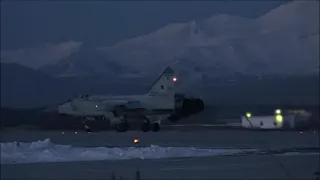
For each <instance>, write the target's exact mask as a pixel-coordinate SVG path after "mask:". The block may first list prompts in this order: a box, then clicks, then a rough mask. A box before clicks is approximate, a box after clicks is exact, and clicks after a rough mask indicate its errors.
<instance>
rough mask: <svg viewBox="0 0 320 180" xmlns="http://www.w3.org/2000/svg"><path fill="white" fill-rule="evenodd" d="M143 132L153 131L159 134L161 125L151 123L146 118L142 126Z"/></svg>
mask: <svg viewBox="0 0 320 180" xmlns="http://www.w3.org/2000/svg"><path fill="white" fill-rule="evenodd" d="M141 130H142V131H143V132H148V131H150V130H152V131H153V132H158V131H159V130H160V124H159V123H150V120H149V119H148V118H146V117H144V121H143V123H142V126H141Z"/></svg>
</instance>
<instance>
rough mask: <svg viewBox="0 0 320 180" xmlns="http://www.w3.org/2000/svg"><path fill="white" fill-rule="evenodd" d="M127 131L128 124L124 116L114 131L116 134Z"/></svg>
mask: <svg viewBox="0 0 320 180" xmlns="http://www.w3.org/2000/svg"><path fill="white" fill-rule="evenodd" d="M128 129H129V124H128V121H127V117H126V115H124V117H123V119H122V122H121V123H119V124H117V125H116V130H117V131H118V132H126V131H128Z"/></svg>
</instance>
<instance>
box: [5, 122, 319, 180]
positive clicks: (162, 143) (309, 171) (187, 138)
mask: <svg viewBox="0 0 320 180" xmlns="http://www.w3.org/2000/svg"><path fill="white" fill-rule="evenodd" d="M47 138H48V139H50V142H51V143H52V144H54V145H71V146H72V147H71V148H69V147H68V152H69V153H70V151H71V150H72V152H78V151H79V149H81V148H82V149H83V148H88V149H89V150H90V151H92V152H94V153H95V152H96V151H95V150H97V148H96V147H100V149H99V150H100V151H103V152H104V153H105V151H108V152H107V153H109V154H108V158H109V157H110V152H109V150H110V149H112V147H118V148H120V149H121V150H124V148H123V147H132V149H134V150H140V149H141V148H147V147H150V146H151V145H154V146H157V148H153V149H152V148H151V149H152V151H149V150H148V152H147V150H144V153H145V154H144V155H145V157H149V156H150V158H146V159H139V158H137V157H135V156H133V155H132V154H131V156H132V158H127V159H123V160H114V159H113V160H112V159H109V160H103V158H102V159H100V160H99V161H93V160H90V159H88V158H87V159H86V160H85V161H83V160H79V161H73V162H54V163H53V162H50V163H48V162H42V163H23V164H18V163H15V164H1V179H12V178H18V179H28V178H29V179H36V178H38V179H71V178H72V179H99V178H100V179H108V178H110V177H111V173H112V172H114V173H115V174H116V176H117V177H118V178H119V177H120V176H122V177H123V179H134V176H135V173H136V171H137V170H138V169H139V170H140V173H141V179H270V178H276V179H315V177H316V176H315V175H314V174H313V173H314V172H315V171H317V170H319V133H318V132H314V131H306V132H278V131H269V132H260V131H258V132H256V131H226V130H214V129H210V128H199V127H197V128H194V130H193V131H192V130H188V131H185V130H184V129H183V128H173V129H172V130H170V131H169V130H168V131H162V132H157V133H153V132H148V133H143V132H127V133H116V132H113V131H110V132H99V133H91V134H87V133H84V132H77V134H75V133H74V132H64V133H63V134H62V132H61V131H25V130H21V129H20V130H15V131H4V132H1V146H2V149H3V147H4V143H6V142H13V141H17V142H34V141H38V140H45V139H47ZM134 138H138V139H139V140H140V143H139V144H134V143H133V139H134ZM51 147H52V145H51ZM102 147H104V148H105V149H101V148H102ZM106 147H109V148H106ZM158 147H161V148H163V149H165V152H166V153H164V154H163V155H161V157H158V158H156V159H155V158H153V157H151V156H153V155H154V154H158V151H163V152H164V150H163V149H160V150H159V148H158ZM175 147H184V150H183V151H184V156H185V157H183V158H181V157H179V156H181V153H179V152H178V151H177V150H174V149H173V148H175ZM188 147H189V149H188ZM41 148H47V147H45V146H43V147H41ZM201 148H204V149H207V150H205V151H206V152H204V150H197V149H201ZM88 149H87V150H88ZM216 149H220V150H219V153H220V152H223V153H221V154H219V153H216ZM244 149H251V150H254V151H248V152H246V151H244ZM49 150H50V149H49ZM125 150H126V153H127V152H128V149H125ZM227 150H236V151H235V153H227ZM13 151H15V152H16V151H18V150H15V149H14V150H13ZM44 151H48V149H41V152H42V153H43V152H44ZM64 151H67V150H64ZM171 151H172V152H171ZM238 151H241V152H242V153H238ZM20 152H21V148H20V149H19V153H20ZM30 152H32V153H34V152H33V151H29V154H27V153H25V152H24V154H23V155H24V157H21V159H23V158H26V157H27V156H29V155H30ZM39 152H40V151H39ZM59 152H62V150H61V149H59ZM177 152H178V153H177ZM199 152H201V153H202V154H206V156H205V157H196V156H199ZM1 153H2V152H1ZM9 153H10V151H9ZM121 153H122V151H121ZM210 153H211V154H210ZM1 155H2V157H1V158H3V153H2V154H1ZM6 155H8V154H6ZM188 156H189V157H188ZM201 156H202V155H201ZM15 158H17V157H15ZM95 158H96V157H95ZM99 158H100V157H99ZM99 158H98V159H99Z"/></svg>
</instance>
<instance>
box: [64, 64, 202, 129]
mask: <svg viewBox="0 0 320 180" xmlns="http://www.w3.org/2000/svg"><path fill="white" fill-rule="evenodd" d="M176 81H177V77H176V76H174V71H173V70H172V68H170V67H167V68H166V69H165V70H164V71H163V73H162V74H161V75H160V76H159V77H158V78H157V79H156V81H155V82H154V83H153V84H152V86H151V88H150V90H149V91H148V92H147V93H146V94H141V95H122V96H105V95H100V96H99V95H92V96H90V95H81V96H80V97H78V98H75V99H73V100H71V101H68V102H66V103H63V104H61V105H59V107H58V113H59V114H61V115H71V116H79V117H83V118H84V121H95V120H108V121H109V123H110V125H111V126H112V127H114V128H115V129H116V130H117V131H118V132H125V131H127V130H128V128H129V124H130V123H137V122H140V121H141V130H142V131H144V132H147V131H149V130H152V131H154V132H157V131H159V130H160V124H161V121H163V120H165V119H169V120H170V121H177V120H179V119H180V118H181V117H182V116H188V115H189V114H192V113H198V112H201V111H202V110H203V103H202V101H201V102H200V103H199V101H197V103H196V105H195V103H194V102H195V101H194V102H193V103H192V100H190V99H186V98H185V96H183V95H181V94H180V95H179V94H176V92H175V85H176ZM186 100H187V101H186Z"/></svg>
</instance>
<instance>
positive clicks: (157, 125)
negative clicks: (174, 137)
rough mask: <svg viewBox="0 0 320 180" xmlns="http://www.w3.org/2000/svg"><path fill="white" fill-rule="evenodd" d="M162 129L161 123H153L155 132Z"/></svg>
mask: <svg viewBox="0 0 320 180" xmlns="http://www.w3.org/2000/svg"><path fill="white" fill-rule="evenodd" d="M159 130H160V125H159V123H153V124H152V131H153V132H158V131H159Z"/></svg>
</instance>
